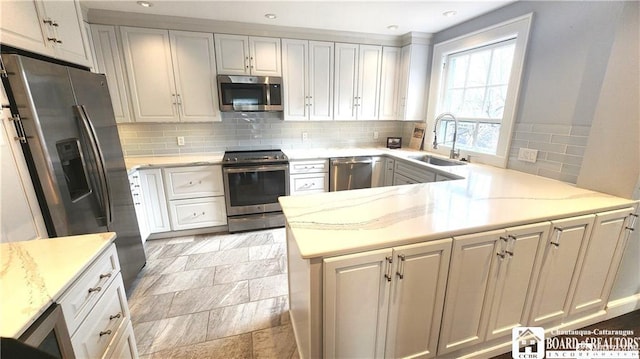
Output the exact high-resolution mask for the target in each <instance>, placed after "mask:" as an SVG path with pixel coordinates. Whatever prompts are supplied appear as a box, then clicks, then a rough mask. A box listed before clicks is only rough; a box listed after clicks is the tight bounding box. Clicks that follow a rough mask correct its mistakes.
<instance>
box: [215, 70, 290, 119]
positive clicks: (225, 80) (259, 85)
mask: <svg viewBox="0 0 640 359" xmlns="http://www.w3.org/2000/svg"><path fill="white" fill-rule="evenodd" d="M218 96H219V97H220V111H231V112H233V111H239V112H243V111H283V106H282V78H281V77H273V76H266V77H265V76H231V75H218Z"/></svg>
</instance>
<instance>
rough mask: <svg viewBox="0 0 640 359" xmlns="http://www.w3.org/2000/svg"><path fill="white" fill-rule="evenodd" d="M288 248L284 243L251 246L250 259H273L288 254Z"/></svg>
mask: <svg viewBox="0 0 640 359" xmlns="http://www.w3.org/2000/svg"><path fill="white" fill-rule="evenodd" d="M286 253H287V248H286V245H285V244H284V243H275V244H267V245H262V246H253V247H249V260H250V261H255V260H260V259H273V258H277V257H281V256H284V255H286Z"/></svg>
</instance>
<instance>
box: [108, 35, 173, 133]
mask: <svg viewBox="0 0 640 359" xmlns="http://www.w3.org/2000/svg"><path fill="white" fill-rule="evenodd" d="M120 31H121V33H122V47H123V51H124V59H125V65H126V69H127V77H128V80H129V88H130V90H131V105H132V107H133V113H134V117H135V120H136V121H140V122H172V121H173V122H177V121H179V117H178V110H177V106H178V98H177V94H176V92H175V88H176V86H175V81H174V78H173V66H172V63H171V47H170V45H169V33H168V32H167V31H166V30H155V29H142V28H135V27H121V28H120Z"/></svg>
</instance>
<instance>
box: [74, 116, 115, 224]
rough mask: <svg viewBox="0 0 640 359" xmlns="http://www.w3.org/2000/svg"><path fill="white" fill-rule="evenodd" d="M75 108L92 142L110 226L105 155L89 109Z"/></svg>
mask: <svg viewBox="0 0 640 359" xmlns="http://www.w3.org/2000/svg"><path fill="white" fill-rule="evenodd" d="M73 108H74V110H75V111H76V113H77V114H78V117H79V118H80V120H81V122H82V126H80V128H82V129H83V130H84V132H85V135H86V136H87V139H88V140H89V143H90V144H91V151H92V152H93V158H94V159H95V161H96V168H97V170H98V180H99V182H100V187H101V188H100V196H101V197H102V198H99V200H100V202H101V205H102V207H103V212H104V216H105V217H106V225H107V226H108V225H110V224H111V222H112V219H113V218H112V213H111V192H110V191H109V182H108V181H107V169H106V167H105V165H104V156H103V155H102V150H101V148H100V143H99V142H98V136H97V134H96V130H95V128H94V127H93V124H92V123H91V118H89V114H88V113H87V109H86V108H85V107H84V105H74V106H73Z"/></svg>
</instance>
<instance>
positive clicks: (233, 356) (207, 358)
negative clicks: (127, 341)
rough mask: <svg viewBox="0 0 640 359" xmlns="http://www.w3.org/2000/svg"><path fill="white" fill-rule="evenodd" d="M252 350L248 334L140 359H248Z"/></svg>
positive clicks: (182, 347)
mask: <svg viewBox="0 0 640 359" xmlns="http://www.w3.org/2000/svg"><path fill="white" fill-rule="evenodd" d="M252 350H253V349H252V347H251V334H249V333H247V334H241V335H237V336H233V337H228V338H222V339H216V340H210V341H207V342H203V343H198V344H192V345H188V346H181V347H178V348H175V349H169V350H163V351H159V352H156V353H153V354H149V355H147V356H140V359H168V358H175V359H177V358H185V359H186V358H189V359H244V358H247V359H248V358H251V357H252V354H251V353H252ZM274 359H275V358H274Z"/></svg>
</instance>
